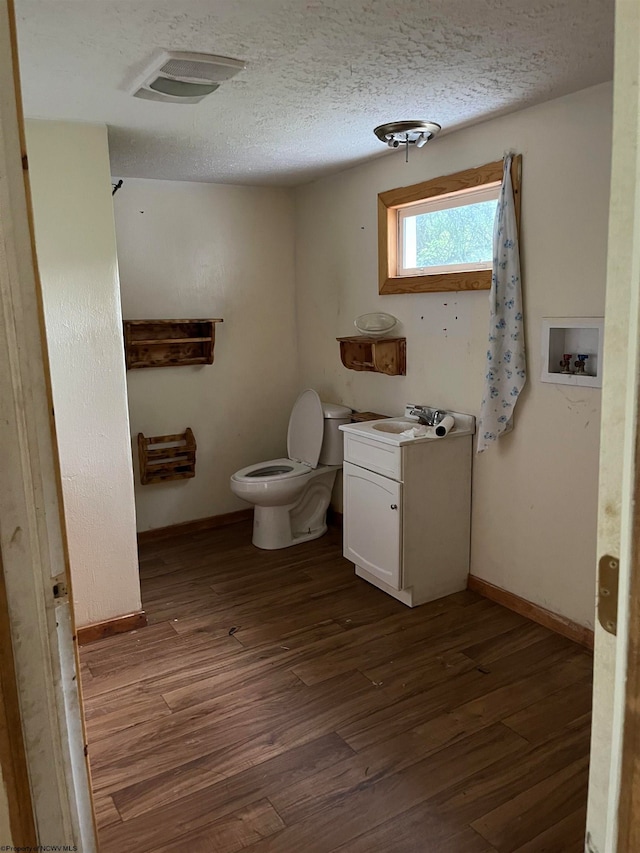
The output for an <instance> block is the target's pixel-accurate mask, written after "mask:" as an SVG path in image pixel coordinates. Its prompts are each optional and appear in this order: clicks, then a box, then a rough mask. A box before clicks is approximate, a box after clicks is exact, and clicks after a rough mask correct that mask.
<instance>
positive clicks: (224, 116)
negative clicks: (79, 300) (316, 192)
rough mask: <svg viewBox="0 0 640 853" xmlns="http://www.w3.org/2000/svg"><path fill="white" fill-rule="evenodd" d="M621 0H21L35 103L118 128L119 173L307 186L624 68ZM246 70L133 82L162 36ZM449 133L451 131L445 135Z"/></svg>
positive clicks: (28, 98) (34, 113) (114, 134)
mask: <svg viewBox="0 0 640 853" xmlns="http://www.w3.org/2000/svg"><path fill="white" fill-rule="evenodd" d="M613 11H614V0H545V1H544V2H543V0H182V2H175V0H173V1H172V2H165V0H17V2H16V13H17V17H18V41H19V49H20V62H21V73H22V83H23V90H24V103H25V113H26V115H27V116H30V117H37V118H51V119H54V118H55V119H66V120H75V121H99V122H105V123H106V124H107V125H108V126H109V140H110V147H111V158H112V170H113V174H114V175H116V176H118V177H134V176H135V177H147V178H168V179H175V180H197V181H215V182H220V183H244V184H280V185H295V184H298V183H303V182H305V181H309V180H312V179H313V178H316V177H318V176H320V175H323V174H327V173H328V172H332V171H333V172H335V171H338V170H340V169H343V168H345V167H347V166H349V165H353V164H355V163H357V162H360V161H362V160H365V159H368V158H371V157H373V156H376V155H380V154H384V155H385V156H402V155H401V154H398V153H397V152H394V153H391V152H389V151H388V150H387V149H384V148H383V147H382V145H381V143H380V142H378V141H377V140H376V138H375V137H374V135H373V132H372V131H373V128H374V126H375V125H378V124H381V123H382V122H386V121H392V120H402V119H415V118H420V119H428V120H431V121H436V122H438V123H439V124H441V125H442V126H443V133H446V132H450V131H451V130H454V129H456V128H459V127H461V126H463V125H467V124H471V123H474V122H478V121H481V120H483V119H485V118H487V117H489V116H492V115H497V114H500V113H506V112H510V111H512V110H516V109H520V108H522V107H524V106H527V105H531V104H535V103H539V102H541V101H545V100H548V99H550V98H555V97H559V96H560V95H563V94H567V93H569V92H572V91H576V90H578V89H582V88H586V87H587V86H591V85H595V84H596V83H600V82H603V81H604V80H609V79H611V77H612V56H613ZM163 48H168V49H174V50H190V51H203V52H208V53H215V54H221V55H224V56H232V57H236V58H239V59H242V60H245V61H246V62H247V69H246V70H245V71H242V72H241V73H240V74H239V75H238V76H237V77H235V78H234V79H233V80H230V81H228V82H227V83H225V84H223V86H221V88H220V89H219V90H218V91H217V92H215V93H214V94H213V95H211V96H210V97H209V98H206V99H205V100H204V101H202V102H201V103H200V104H198V105H179V104H159V103H154V102H149V101H142V100H139V99H136V98H133V97H131V96H130V95H129V93H128V91H129V88H130V87H131V85H132V84H133V82H134V80H135V78H136V77H138V76H139V75H140V74H141V72H142V71H143V70H144V67H145V66H146V65H147V64H148V62H149V60H150V58H151V57H152V56H153V55H154V54H155V53H157V51H158V50H159V49H163ZM434 144H437V143H434Z"/></svg>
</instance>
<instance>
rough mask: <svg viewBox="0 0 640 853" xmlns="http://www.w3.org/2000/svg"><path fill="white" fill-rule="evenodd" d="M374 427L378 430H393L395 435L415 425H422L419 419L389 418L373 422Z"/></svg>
mask: <svg viewBox="0 0 640 853" xmlns="http://www.w3.org/2000/svg"><path fill="white" fill-rule="evenodd" d="M371 426H372V429H375V430H378V432H391V433H393V434H394V435H400V433H403V432H404V431H405V430H407V429H413V427H417V426H420V424H419V423H418V421H408V420H401V419H399V418H389V419H388V420H386V421H379V422H378V423H375V424H372V425H371Z"/></svg>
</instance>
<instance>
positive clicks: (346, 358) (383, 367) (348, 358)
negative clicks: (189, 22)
mask: <svg viewBox="0 0 640 853" xmlns="http://www.w3.org/2000/svg"><path fill="white" fill-rule="evenodd" d="M336 340H337V341H339V342H340V358H341V360H342V363H343V364H344V366H345V367H347V368H348V369H349V370H366V371H371V372H374V373H386V374H387V376H404V375H405V374H406V372H407V339H406V338H368V337H365V336H364V335H353V336H351V337H348V338H336Z"/></svg>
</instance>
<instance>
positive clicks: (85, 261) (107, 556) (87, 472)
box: [27, 121, 141, 626]
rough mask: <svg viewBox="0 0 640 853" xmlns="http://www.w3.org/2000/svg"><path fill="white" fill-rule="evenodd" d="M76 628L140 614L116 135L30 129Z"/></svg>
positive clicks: (52, 125) (56, 126) (75, 127)
mask: <svg viewBox="0 0 640 853" xmlns="http://www.w3.org/2000/svg"><path fill="white" fill-rule="evenodd" d="M27 151H28V157H29V177H30V182H31V190H32V195H33V207H34V218H35V235H36V252H37V256H38V264H39V267H40V276H41V280H42V291H43V299H44V311H45V324H46V334H47V343H48V348H49V358H50V363H51V364H50V366H51V378H52V388H53V400H54V408H55V417H56V425H57V433H58V448H59V453H60V467H61V471H62V486H63V498H64V505H65V514H66V526H67V536H68V540H69V557H70V563H71V578H72V584H73V598H74V605H75V616H76V624H77V625H78V626H83V625H88V624H92V623H95V622H100V621H102V620H105V619H110V618H113V617H116V616H121V615H124V614H126V613H131V612H134V611H136V610H139V609H140V606H141V605H140V584H139V579H138V562H137V551H136V539H135V507H134V501H133V488H132V464H131V452H130V447H129V424H128V417H127V401H126V389H125V381H124V356H123V347H122V328H121V318H120V297H119V290H118V266H117V257H116V247H115V233H114V224H113V206H112V202H111V181H110V174H109V153H108V148H107V132H106V128H105V127H103V126H94V125H84V124H72V123H66V122H48V121H28V122H27Z"/></svg>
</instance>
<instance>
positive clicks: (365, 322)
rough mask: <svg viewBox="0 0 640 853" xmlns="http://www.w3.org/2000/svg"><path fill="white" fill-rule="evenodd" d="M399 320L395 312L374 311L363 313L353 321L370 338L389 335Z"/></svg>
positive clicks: (361, 332)
mask: <svg viewBox="0 0 640 853" xmlns="http://www.w3.org/2000/svg"><path fill="white" fill-rule="evenodd" d="M397 322H398V320H397V318H396V317H394V316H393V314H385V313H384V311H373V312H372V313H370V314H361V315H360V316H359V317H356V319H355V320H354V321H353V325H354V326H355V327H356V329H357V330H358V331H359V332H360V334H361V335H366V336H367V337H368V338H381V337H383V336H384V335H388V334H389V332H390V331H391V330H392V329H393V328H394V326H395V325H396V323H397Z"/></svg>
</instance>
